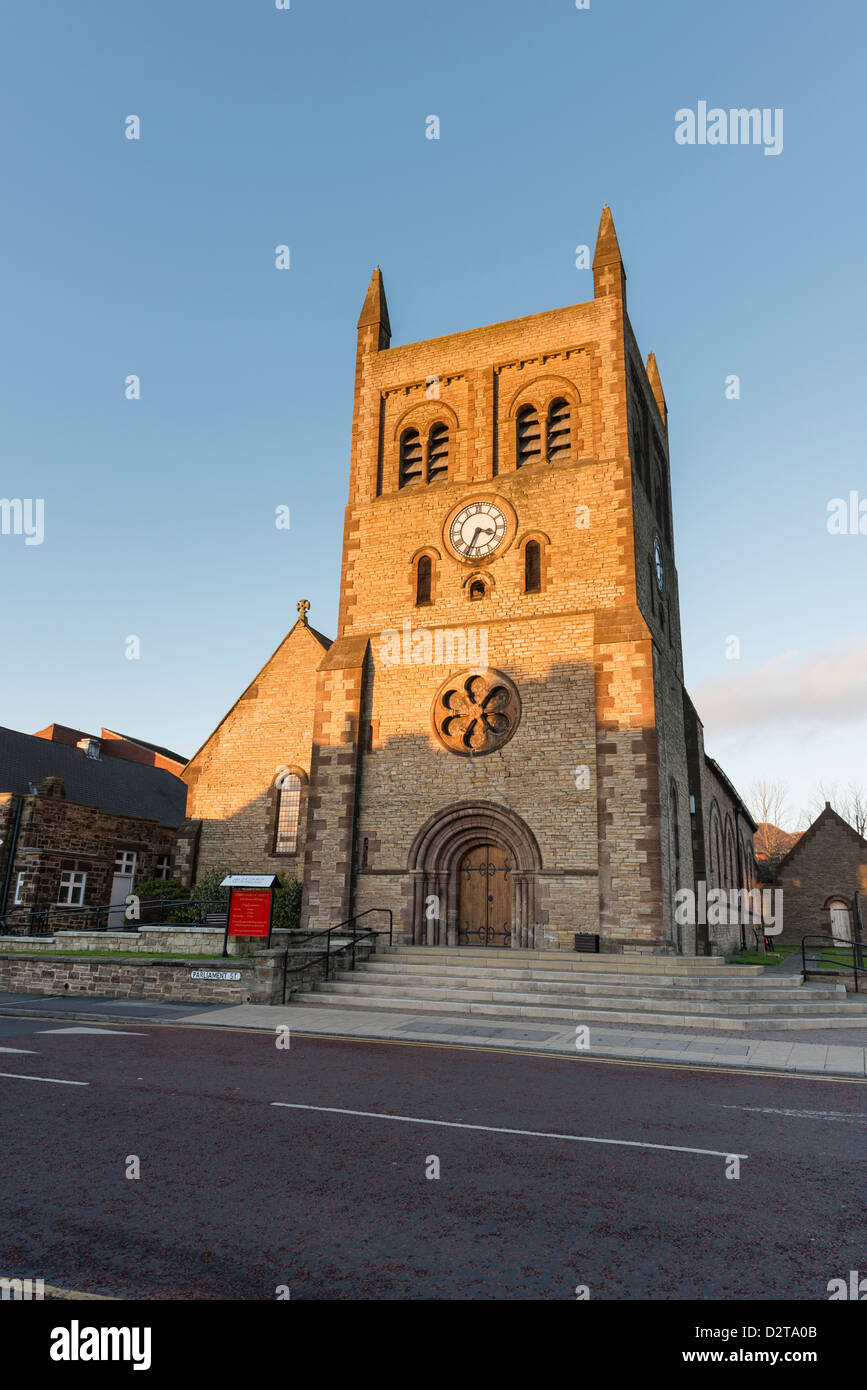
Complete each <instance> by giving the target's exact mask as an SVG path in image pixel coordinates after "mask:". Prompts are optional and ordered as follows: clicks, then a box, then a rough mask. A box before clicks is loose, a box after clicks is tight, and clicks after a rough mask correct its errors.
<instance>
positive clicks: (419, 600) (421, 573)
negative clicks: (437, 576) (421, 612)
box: [415, 555, 433, 608]
mask: <svg viewBox="0 0 867 1390" xmlns="http://www.w3.org/2000/svg"><path fill="white" fill-rule="evenodd" d="M432 579H433V560H432V559H431V557H430V556H429V555H419V557H418V564H417V565H416V571H415V606H416V608H421V607H423V606H424V605H425V604H428V603H430V601H431V581H432Z"/></svg>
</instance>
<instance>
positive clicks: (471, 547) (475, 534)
mask: <svg viewBox="0 0 867 1390" xmlns="http://www.w3.org/2000/svg"><path fill="white" fill-rule="evenodd" d="M481 534H482V528H481V526H477V527H476V529H475V531H474V532H473V539H472V540H471V541H470V543H469V546H468V547H467V550H468V551H469V550H474V549H475V545H476V541H477V540H478V538H479V536H480V535H481Z"/></svg>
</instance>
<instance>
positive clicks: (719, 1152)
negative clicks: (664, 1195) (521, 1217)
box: [271, 1100, 749, 1158]
mask: <svg viewBox="0 0 867 1390" xmlns="http://www.w3.org/2000/svg"><path fill="white" fill-rule="evenodd" d="M271 1104H272V1105H279V1106H282V1107H283V1108H284V1109H286V1110H316V1111H319V1112H320V1113H322V1114H325V1115H360V1116H361V1117H362V1118H363V1119H365V1120H400V1121H401V1122H402V1123H403V1124H407V1125H440V1126H441V1127H442V1128H444V1129H476V1130H481V1131H483V1132H484V1133H485V1134H518V1135H522V1136H523V1137H525V1138H528V1139H566V1140H568V1141H569V1142H570V1143H572V1144H612V1145H614V1146H616V1147H618V1148H625V1149H663V1150H665V1151H666V1152H667V1153H678V1154H709V1155H710V1156H711V1157H713V1158H749V1154H736V1153H734V1152H733V1151H732V1150H731V1149H689V1148H686V1147H685V1146H684V1145H682V1144H648V1143H645V1142H644V1141H643V1140H641V1139H597V1138H595V1137H594V1136H591V1135H586V1134H549V1133H548V1132H547V1131H545V1130H538V1129H502V1128H500V1126H499V1125H466V1124H460V1123H458V1122H457V1121H456V1120H427V1119H424V1118H422V1117H421V1116H419V1115H383V1114H381V1113H379V1112H378V1111H376V1110H341V1109H339V1108H338V1107H337V1106H335V1105H297V1104H294V1103H293V1102H292V1101H288V1100H272V1102H271Z"/></svg>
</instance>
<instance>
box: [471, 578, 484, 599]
mask: <svg viewBox="0 0 867 1390" xmlns="http://www.w3.org/2000/svg"><path fill="white" fill-rule="evenodd" d="M486 593H487V590H486V588H485V581H484V579H474V580H473V582H472V584H471V585H470V598H471V599H480V598H484V597H485V594H486Z"/></svg>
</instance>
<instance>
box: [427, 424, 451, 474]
mask: <svg viewBox="0 0 867 1390" xmlns="http://www.w3.org/2000/svg"><path fill="white" fill-rule="evenodd" d="M448 471H449V427H448V425H445V424H443V423H442V421H438V422H437V424H435V425H433V426H432V428H431V432H430V434H429V436H428V441H427V480H428V482H429V483H432V482H433V481H434V479H435V478H444V477H447V476H448Z"/></svg>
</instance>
